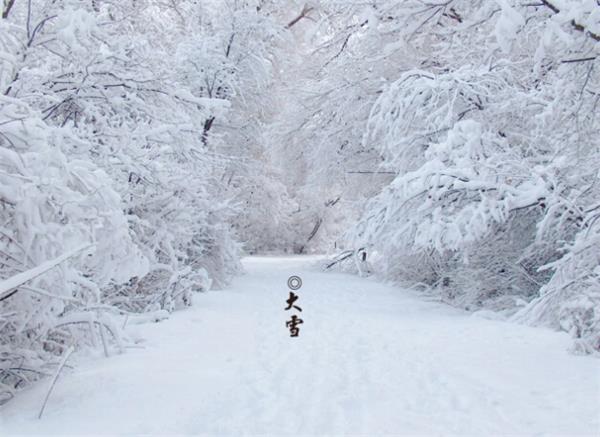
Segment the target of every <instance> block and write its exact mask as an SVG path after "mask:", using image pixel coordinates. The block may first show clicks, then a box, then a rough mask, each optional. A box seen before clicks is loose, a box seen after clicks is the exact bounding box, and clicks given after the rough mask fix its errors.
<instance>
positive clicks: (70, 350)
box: [38, 346, 74, 419]
mask: <svg viewBox="0 0 600 437" xmlns="http://www.w3.org/2000/svg"><path fill="white" fill-rule="evenodd" d="M73 351H74V348H73V346H69V348H68V349H67V350H66V352H65V354H64V355H63V358H62V360H61V362H60V364H59V365H58V369H56V373H55V374H54V378H52V382H51V383H50V387H48V392H47V393H46V397H45V398H44V403H43V404H42V408H41V409H40V414H39V415H38V419H41V418H42V414H44V409H45V408H46V404H47V403H48V398H49V397H50V393H52V390H53V389H54V386H55V385H56V381H57V380H58V376H59V375H60V372H61V370H62V369H63V367H65V364H66V363H67V360H68V359H69V357H70V356H71V354H72V353H73Z"/></svg>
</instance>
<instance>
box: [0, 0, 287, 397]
mask: <svg viewBox="0 0 600 437" xmlns="http://www.w3.org/2000/svg"><path fill="white" fill-rule="evenodd" d="M263 3H265V2H252V1H246V2H242V1H239V2H228V3H226V4H225V3H223V4H222V2H218V1H217V2H196V1H177V2H160V1H151V0H149V1H143V2H140V1H135V0H131V1H119V2H109V1H78V0H60V1H55V0H52V1H45V0H32V1H19V0H17V1H11V0H8V1H7V0H3V2H1V3H0V11H1V13H2V18H1V19H0V217H1V219H0V278H2V279H5V280H6V281H5V282H2V287H1V288H0V403H1V402H2V401H3V400H6V399H9V398H10V397H12V395H13V392H14V390H15V389H16V388H19V387H22V386H24V385H25V384H26V383H27V382H28V381H30V380H32V379H35V377H37V376H39V375H41V374H44V373H46V372H47V371H48V369H49V367H48V364H51V363H52V362H54V361H56V357H57V356H59V355H60V354H62V353H63V350H64V349H66V348H67V347H68V346H70V345H71V344H75V345H76V346H80V345H83V344H90V345H96V344H98V345H103V348H104V352H105V353H111V351H112V350H114V348H115V347H118V348H121V347H123V344H122V342H121V339H120V333H119V331H120V327H121V326H122V325H123V323H124V322H125V320H124V318H123V317H122V316H123V315H125V316H126V318H129V317H131V318H133V317H134V316H133V313H141V312H152V313H153V314H155V316H156V317H162V315H163V312H164V311H171V310H173V309H175V308H177V307H180V306H185V305H189V304H190V303H191V299H192V293H193V292H194V291H203V290H207V289H208V288H210V287H211V286H213V287H214V286H221V285H223V284H225V283H226V282H227V280H228V278H229V277H230V276H231V274H233V273H235V272H236V271H238V270H239V262H238V255H239V249H240V245H239V244H238V243H237V242H236V241H248V245H249V246H251V248H252V247H254V246H256V247H260V246H261V244H262V245H264V244H265V243H264V242H265V241H269V236H268V235H265V234H266V233H265V232H262V230H263V229H266V228H268V229H272V228H273V227H274V226H272V225H271V223H269V222H266V220H265V217H268V218H269V220H277V219H278V209H277V205H276V202H271V201H267V200H265V199H264V197H265V196H266V197H272V198H275V200H277V201H279V202H281V201H282V200H281V197H282V196H285V190H284V189H282V188H277V186H278V185H277V181H275V180H274V179H273V178H274V177H275V171H274V170H273V171H272V172H271V173H269V172H264V171H263V169H262V168H261V159H262V155H263V154H264V147H263V141H262V137H261V136H262V135H263V132H262V131H263V130H262V128H261V126H262V124H263V123H265V122H266V119H267V117H268V116H269V113H268V111H266V110H264V108H265V107H267V108H268V102H267V101H266V96H265V90H266V89H267V88H268V87H269V84H270V82H271V81H272V65H273V58H274V56H275V53H276V52H277V50H278V48H277V44H279V43H280V42H281V41H282V38H283V36H282V32H283V29H284V28H283V26H279V25H277V24H276V23H275V22H274V20H273V19H272V18H270V17H269V14H268V13H267V12H266V6H268V5H266V4H265V5H263ZM262 6H264V7H265V10H263V9H262ZM261 114H262V115H261ZM249 186H255V187H256V188H255V190H254V191H252V190H248V189H247V188H248V187H249ZM262 186H266V187H271V191H266V190H262V188H261V187H262ZM261 196H262V197H261ZM262 204H264V207H260V205H262ZM271 205H272V206H271ZM249 209H251V210H254V211H257V212H256V213H254V216H253V215H250V214H247V211H248V210H249ZM236 232H237V234H238V235H239V237H236V236H235V234H236ZM252 235H258V236H259V237H254V240H258V239H260V238H262V237H264V239H262V240H260V241H250V240H252V239H251V238H250V236H252ZM271 241H273V240H271ZM54 261H55V262H54ZM40 267H42V268H43V270H44V271H43V274H39V273H40V271H39V268H40ZM50 267H52V268H50ZM36 269H38V270H36ZM10 281H12V282H10ZM15 281H16V282H15ZM117 321H118V323H117Z"/></svg>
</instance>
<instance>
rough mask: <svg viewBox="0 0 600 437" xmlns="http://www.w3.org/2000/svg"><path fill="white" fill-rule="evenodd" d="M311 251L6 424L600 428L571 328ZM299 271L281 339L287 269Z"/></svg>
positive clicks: (31, 397) (150, 428) (95, 365)
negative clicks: (524, 322) (421, 288)
mask: <svg viewBox="0 0 600 437" xmlns="http://www.w3.org/2000/svg"><path fill="white" fill-rule="evenodd" d="M311 261H313V259H310V258H248V259H246V260H245V267H246V270H247V272H248V273H247V275H245V276H242V277H239V278H237V279H236V280H235V281H234V283H233V285H232V287H230V288H228V289H227V290H224V291H218V292H211V293H207V294H206V295H200V296H196V303H195V306H194V307H193V308H191V309H189V310H186V311H181V312H179V313H176V314H174V315H173V316H172V318H171V319H170V320H167V321H164V322H162V323H158V324H147V325H141V326H140V325H138V326H136V327H132V329H133V328H135V329H137V330H138V331H140V333H141V335H143V336H144V337H145V338H146V341H145V342H144V343H143V344H144V348H143V349H132V350H129V351H128V352H127V353H126V354H123V355H117V356H112V357H110V358H108V359H102V360H99V361H94V362H87V363H85V362H84V363H81V364H79V365H78V366H77V367H76V369H75V370H74V371H71V372H65V374H63V375H62V376H61V378H60V379H59V382H58V385H57V386H56V388H55V390H54V392H53V393H52V396H51V398H50V401H49V404H48V406H47V408H46V411H45V413H44V417H43V418H42V419H41V420H38V419H37V418H36V416H37V413H38V411H39V407H40V404H41V401H42V398H43V395H44V393H45V390H46V387H47V384H46V383H42V384H38V385H36V386H34V387H33V388H32V389H29V390H27V391H26V392H24V393H21V394H20V396H19V397H18V399H16V400H15V401H13V402H11V403H9V404H8V405H7V406H6V407H5V408H4V409H3V410H0V416H1V419H0V434H3V435H14V434H17V433H36V434H48V433H60V434H69V433H70V434H89V433H94V434H100V433H102V434H106V433H109V434H117V433H118V434H124V433H161V434H164V433H177V434H186V433H190V434H192V433H193V434H199V433H201V434H207V433H208V434H228V435H240V434H274V435H280V434H285V433H290V434H324V433H327V434H350V433H351V434H369V435H374V434H384V433H390V434H406V433H413V434H414V433H435V434H439V433H444V434H449V433H454V434H471V435H473V434H477V435H481V434H490V433H496V434H497V433H503V434H506V433H510V434H527V435H531V434H538V433H548V434H569V435H574V434H596V435H598V434H600V418H599V415H600V360H598V359H594V358H590V357H576V356H572V355H569V354H568V353H567V352H566V351H565V349H566V348H567V347H568V345H569V339H568V338H567V336H566V335H564V334H559V333H555V332H551V331H548V330H544V329H534V328H528V327H524V326H518V325H513V324H509V323H503V322H499V321H491V320H485V319H482V318H478V317H473V316H471V315H469V314H467V313H464V312H461V311H458V310H455V309H451V308H448V307H446V306H443V305H440V304H436V303H430V302H425V301H422V300H420V299H418V298H415V297H412V296H411V295H410V294H409V293H407V292H403V291H402V290H398V289H397V288H393V287H390V286H387V285H384V284H380V283H377V282H376V281H374V280H372V279H361V278H357V277H354V276H349V275H342V274H331V273H330V274H325V273H321V272H318V271H317V270H315V269H313V268H312V267H310V263H311ZM292 274H295V275H299V276H301V277H302V279H303V282H304V284H303V286H302V288H301V289H300V290H299V291H298V292H297V294H298V295H299V296H300V298H299V300H298V302H297V304H298V305H300V306H301V307H302V309H303V312H302V313H298V314H300V315H301V317H302V319H304V324H303V325H300V328H301V330H300V336H299V337H298V338H290V337H289V332H288V331H287V329H286V328H285V321H286V319H288V318H289V316H290V312H286V311H284V307H285V300H286V299H287V296H288V288H287V285H286V280H287V278H288V276H290V275H292Z"/></svg>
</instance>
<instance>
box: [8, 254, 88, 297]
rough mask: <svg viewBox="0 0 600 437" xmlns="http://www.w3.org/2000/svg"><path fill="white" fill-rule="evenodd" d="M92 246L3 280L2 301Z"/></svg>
mask: <svg viewBox="0 0 600 437" xmlns="http://www.w3.org/2000/svg"><path fill="white" fill-rule="evenodd" d="M92 246H93V245H91V244H85V245H83V246H80V247H78V248H76V249H73V250H71V251H69V252H67V253H65V254H63V255H61V256H59V257H57V258H55V259H52V260H49V261H46V262H44V263H42V264H40V265H39V266H37V267H34V268H32V269H29V270H26V271H24V272H21V273H19V274H17V275H14V276H12V277H10V278H8V279H5V280H3V281H2V282H0V301H2V300H4V299H7V298H8V297H10V296H12V295H13V294H14V291H15V289H17V288H18V287H19V286H21V285H23V284H25V283H27V282H29V281H31V280H33V279H35V278H37V277H38V276H40V275H43V274H44V273H46V272H47V271H48V270H51V269H53V268H54V267H56V266H58V265H59V264H61V263H63V262H65V261H66V260H68V259H69V258H72V257H74V256H75V255H77V254H79V253H80V252H83V251H84V250H86V249H89V248H90V247H92Z"/></svg>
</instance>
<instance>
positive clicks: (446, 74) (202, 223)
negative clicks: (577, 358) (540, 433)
mask: <svg viewBox="0 0 600 437" xmlns="http://www.w3.org/2000/svg"><path fill="white" fill-rule="evenodd" d="M0 15H1V18H0V405H1V404H3V403H6V404H7V405H8V404H10V403H12V399H14V398H18V397H19V396H20V394H19V393H20V391H21V390H22V389H23V388H26V387H30V386H31V385H35V384H32V383H34V382H36V381H38V383H39V380H44V378H46V377H47V376H50V375H53V374H54V371H55V369H56V367H57V363H59V362H60V360H61V357H64V356H65V354H67V353H70V351H71V350H74V351H75V353H76V354H79V353H81V354H86V353H89V352H86V351H90V350H97V351H101V353H99V354H98V356H97V357H96V358H95V359H97V360H98V361H100V360H102V359H105V358H104V356H111V355H113V354H116V353H120V352H125V354H128V353H130V352H129V351H127V349H128V344H129V340H128V337H127V334H126V333H125V331H124V329H125V325H126V324H129V323H134V322H135V323H138V322H139V323H141V322H143V321H146V322H148V321H160V320H163V319H166V318H169V317H170V315H171V314H177V312H178V311H177V310H180V309H183V308H186V307H189V306H192V305H196V304H198V305H202V300H203V299H204V296H205V295H206V294H207V292H209V290H225V289H227V287H228V286H229V284H230V283H231V281H232V280H234V279H235V278H237V277H239V276H240V275H242V274H243V270H244V269H243V267H242V263H241V260H242V259H243V257H245V256H247V255H257V254H260V255H265V254H267V255H271V256H275V255H280V256H281V255H286V256H291V255H306V254H326V255H327V256H328V257H329V259H333V260H334V262H333V263H331V264H330V266H331V268H330V269H329V270H332V271H335V272H333V273H331V274H334V275H335V274H338V273H340V272H345V273H351V274H356V275H360V276H363V277H364V276H371V278H368V280H369V281H386V282H389V283H392V284H394V286H395V287H397V288H398V289H408V290H411V292H412V293H415V294H416V295H421V296H423V298H427V299H434V300H436V301H439V302H443V303H444V304H446V305H448V306H450V307H456V308H459V309H461V310H466V311H468V312H477V311H479V312H486V313H489V314H495V315H496V316H497V317H502V318H504V319H505V320H507V321H508V323H510V324H523V325H526V326H538V327H545V328H550V329H552V330H555V331H561V332H566V333H567V334H568V335H569V336H570V338H571V340H570V342H571V343H570V344H571V346H570V353H571V354H575V355H598V354H600V107H599V105H600V60H599V56H600V1H598V0H532V1H530V2H523V1H521V0H367V1H365V0H343V1H342V0H314V1H312V0H311V1H308V2H305V1H304V0H284V1H283V0H0ZM359 253H365V259H366V261H364V262H363V261H361V262H363V263H365V264H364V266H363V267H361V265H360V264H358V263H356V262H353V261H352V260H353V259H356V258H357V256H358V254H359ZM339 254H342V255H343V254H347V255H346V260H345V261H340V260H342V259H344V256H339ZM367 255H368V257H367ZM336 257H337V258H336ZM337 261H340V262H337ZM284 285H285V284H284ZM305 286H306V285H305ZM282 303H283V302H282ZM490 317H491V316H490ZM306 318H307V319H308V318H309V317H308V315H307V316H306ZM307 323H308V322H307ZM158 326H160V324H159V325H158ZM307 326H308V325H307ZM9 401H10V402H9Z"/></svg>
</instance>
